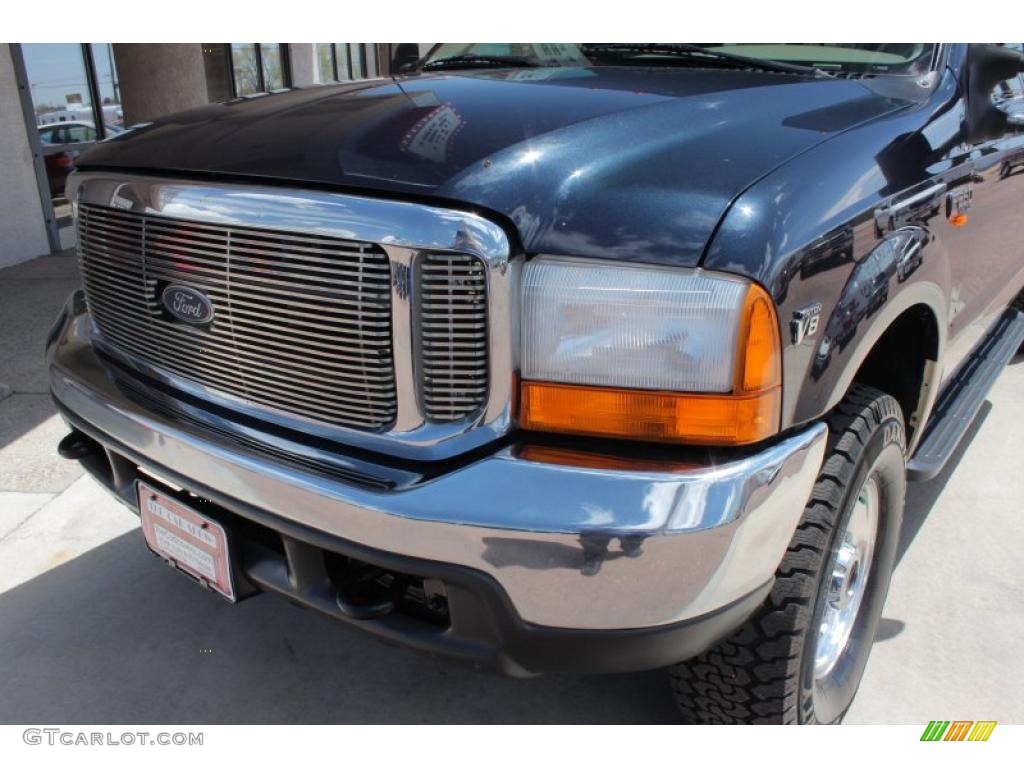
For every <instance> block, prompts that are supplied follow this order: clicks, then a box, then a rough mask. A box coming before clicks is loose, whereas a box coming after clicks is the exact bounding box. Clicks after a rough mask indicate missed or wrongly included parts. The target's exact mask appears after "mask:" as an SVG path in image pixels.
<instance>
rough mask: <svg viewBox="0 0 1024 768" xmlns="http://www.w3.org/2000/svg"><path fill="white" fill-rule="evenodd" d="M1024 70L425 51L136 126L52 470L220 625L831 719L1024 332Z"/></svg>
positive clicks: (96, 194) (1006, 50)
mask: <svg viewBox="0 0 1024 768" xmlns="http://www.w3.org/2000/svg"><path fill="white" fill-rule="evenodd" d="M413 58H414V57H413ZM1022 62H1024V59H1022V55H1021V52H1020V46H1019V45H1017V46H1013V45H975V44H972V45H946V44H941V45H940V44H916V43H915V44H909V43H908V44H886V45H875V44H866V43H865V44H857V43H855V44H838V45H816V44H801V45H794V44H771V45H769V44H765V45H728V44H718V45H696V44H682V43H679V44H601V45H586V44H565V45H550V44H545V45H528V44H518V45H516V44H502V45H489V44H466V45H455V44H444V45H440V46H437V47H436V48H434V49H433V50H432V51H431V52H430V53H429V54H428V55H427V56H426V57H425V58H423V59H420V60H416V61H406V62H404V63H401V62H397V61H396V62H395V70H396V73H397V74H394V75H392V76H391V77H387V78H381V79H376V80H367V81H360V82H353V83H345V84H340V85H332V86H324V87H317V88H309V89H295V90H291V91H288V92H283V93H278V94H274V95H269V96H263V97H258V98H246V99H238V100H234V101H230V102H226V103H221V104H213V105H210V106H207V107H203V108H200V109H196V110H193V111H189V112H184V113H181V114H176V115H172V116H169V117H166V118H163V119H161V120H158V121H156V122H154V123H152V124H149V125H146V126H143V127H139V128H137V129H135V130H133V131H130V132H128V133H126V134H124V135H121V136H118V137H116V138H114V139H112V140H110V141H107V142H104V143H101V144H99V145H97V146H96V147H95V148H93V149H91V150H90V151H89V152H87V153H85V154H83V155H82V156H81V157H80V158H79V160H78V170H77V171H76V172H75V173H73V174H72V175H71V176H70V178H69V182H68V188H67V197H68V199H69V200H71V201H72V202H73V205H74V210H75V215H76V217H77V226H78V238H79V242H78V255H79V260H80V264H81V272H82V281H83V289H84V290H83V291H80V292H77V293H75V294H74V295H73V296H72V297H71V298H70V299H69V301H68V303H67V305H66V307H65V308H64V310H63V312H62V314H61V316H60V318H59V319H58V322H57V323H56V325H55V326H54V329H53V331H52V334H51V337H50V343H49V345H48V351H47V356H48V363H49V366H50V372H51V383H52V391H53V396H54V398H55V400H56V402H57V405H58V406H59V408H60V411H61V413H62V414H63V416H64V418H65V419H66V421H67V423H68V425H69V428H70V430H71V431H70V434H68V436H67V437H66V438H65V439H64V440H63V441H62V442H61V444H60V452H61V454H62V455H63V456H65V457H67V458H70V459H74V460H77V461H80V462H82V463H83V464H84V466H85V467H86V468H87V469H88V471H89V472H91V473H92V474H93V475H94V476H95V477H96V478H97V479H98V480H99V481H100V482H101V483H103V484H104V485H105V486H106V487H107V488H108V489H109V490H110V491H111V492H112V493H114V494H115V495H116V496H117V497H118V498H120V499H121V500H122V501H123V502H124V503H125V504H126V505H127V506H128V507H129V508H130V509H131V510H132V511H134V512H135V513H136V514H139V515H140V518H141V527H142V531H143V535H144V538H145V541H146V544H147V545H148V546H149V547H150V548H151V549H152V550H153V552H154V553H155V554H157V555H159V556H160V557H162V558H164V559H166V560H168V561H170V562H172V563H173V564H174V565H176V566H177V567H178V568H179V569H180V570H181V571H182V572H184V573H186V574H188V575H189V576H190V577H192V578H193V579H195V580H196V581H197V582H199V583H200V584H201V585H203V586H204V587H206V588H208V589H210V590H213V591H214V592H216V593H219V594H220V595H223V596H224V597H225V598H227V599H228V600H231V601H236V600H241V599H244V598H247V597H249V596H252V595H255V594H257V593H259V592H276V593H279V594H281V595H284V596H286V597H287V598H288V599H290V600H292V601H294V602H296V603H298V604H301V605H304V606H307V607H310V608H313V609H315V610H318V611H322V612H324V613H326V614H328V615H330V616H333V617H335V618H337V619H338V620H340V621H341V622H344V623H347V624H349V625H351V626H356V627H359V628H361V629H364V630H366V631H368V632H371V633H374V634H376V635H377V636H379V637H380V638H382V639H384V640H386V641H389V642H395V643H401V644H405V645H408V646H412V647H415V648H419V649H421V650H424V651H426V652H431V653H438V654H444V655H448V656H454V657H457V658H461V659H465V660H468V661H470V662H473V663H477V664H480V665H486V666H490V667H493V668H497V669H498V670H500V671H502V672H504V673H507V674H513V675H531V674H537V673H542V672H548V671H578V672H620V671H630V670H640V669H653V668H660V667H667V668H668V669H669V672H670V678H671V681H672V689H673V691H674V693H675V695H676V699H677V701H678V704H679V707H680V710H681V712H682V713H683V715H684V716H685V717H686V718H687V719H689V720H693V721H697V722H799V723H812V722H823V723H829V722H837V721H839V720H840V719H841V718H842V716H843V714H844V713H845V711H846V710H847V708H848V707H849V705H850V703H851V701H852V699H853V696H854V694H855V692H856V689H857V686H858V684H859V682H860V679H861V675H862V672H863V669H864V666H865V663H866V661H867V658H868V653H869V650H870V647H871V644H872V640H873V637H874V633H875V628H876V625H877V623H878V619H879V615H880V613H881V610H882V604H883V602H884V600H885V596H886V591H887V588H888V584H889V579H890V574H891V571H892V568H893V561H894V556H895V551H896V544H897V538H898V533H899V529H900V521H901V516H902V512H903V504H904V493H905V490H906V484H907V481H908V480H921V479H926V478H929V477H931V476H933V475H935V474H936V473H937V472H938V471H939V470H940V469H941V468H942V466H943V464H944V462H945V461H946V459H947V458H948V457H949V456H950V454H951V453H952V451H953V450H954V447H955V446H956V444H957V442H958V440H959V439H960V437H961V436H962V435H963V434H964V432H965V431H966V428H967V427H968V425H969V423H970V422H971V420H972V418H973V416H974V414H975V413H976V412H977V410H978V408H979V406H980V405H981V404H982V402H983V400H984V398H985V396H986V393H987V392H988V390H989V388H990V386H991V385H992V383H993V381H994V380H995V378H996V377H997V376H998V374H999V372H1000V370H1001V368H1002V367H1003V366H1004V365H1005V363H1006V362H1007V361H1008V360H1009V359H1010V357H1011V356H1012V355H1013V354H1014V353H1015V352H1016V350H1017V349H1018V348H1019V346H1020V344H1021V340H1022V338H1024V315H1022V313H1021V312H1020V311H1018V310H1019V308H1020V306H1021V305H1020V298H1019V297H1020V295H1021V290H1022V287H1024V173H1022V169H1024V130H1022V126H1024V98H1022V97H1024V83H1022V80H1021V75H1020V72H1021V69H1022ZM400 63H401V66H399V64H400ZM140 546H142V544H141V543H140Z"/></svg>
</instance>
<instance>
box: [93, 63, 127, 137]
mask: <svg viewBox="0 0 1024 768" xmlns="http://www.w3.org/2000/svg"><path fill="white" fill-rule="evenodd" d="M90 48H91V50H92V60H93V66H94V67H95V68H96V86H97V89H98V90H99V95H100V112H101V114H102V119H103V125H104V126H106V133H107V135H108V136H109V135H110V134H112V133H118V132H119V131H120V130H121V129H123V128H124V112H123V111H122V109H121V88H120V85H119V83H118V79H117V67H116V65H115V64H114V51H113V48H112V46H111V45H110V43H94V44H92V45H91V46H90Z"/></svg>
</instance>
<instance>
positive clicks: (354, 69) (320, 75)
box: [316, 43, 377, 83]
mask: <svg viewBox="0 0 1024 768" xmlns="http://www.w3.org/2000/svg"><path fill="white" fill-rule="evenodd" d="M316 56H317V82H318V83H332V82H336V81H341V80H358V79H360V78H364V77H373V76H374V75H376V74H377V65H376V59H375V57H374V56H373V47H372V46H369V45H366V44H364V43H317V44H316Z"/></svg>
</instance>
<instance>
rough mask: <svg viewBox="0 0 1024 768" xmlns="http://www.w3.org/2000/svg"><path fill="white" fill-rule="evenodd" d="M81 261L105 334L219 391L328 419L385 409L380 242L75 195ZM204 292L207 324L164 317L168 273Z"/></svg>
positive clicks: (374, 414)
mask: <svg viewBox="0 0 1024 768" xmlns="http://www.w3.org/2000/svg"><path fill="white" fill-rule="evenodd" d="M78 254H79V260H80V263H81V267H82V275H83V282H84V287H85V292H86V299H87V302H88V304H89V309H90V311H91V313H92V315H93V317H94V319H95V321H96V324H97V326H98V327H99V329H100V332H101V333H102V335H103V336H104V337H105V338H106V339H107V340H108V341H109V342H110V343H112V344H113V345H115V346H117V347H119V348H121V349H123V350H124V351H125V352H128V353H130V354H131V355H133V356H134V357H136V358H139V359H141V360H142V361H143V362H146V363H149V364H151V365H153V366H156V367H159V368H161V369H164V370H167V371H169V372H171V373H174V374H177V375H179V376H182V377H184V378H186V379H189V380H191V381H193V382H195V383H198V384H200V385H202V386H205V387H208V388H209V389H211V390H214V391H216V392H218V393H223V394H226V395H229V396H234V397H238V398H243V399H244V400H246V401H249V402H251V403H255V404H258V405H261V406H266V407H270V408H273V409H276V410H279V411H282V412H285V413H287V414H292V415H298V416H302V417H305V418H311V419H315V420H317V421H322V422H325V423H327V424H332V425H337V426H342V427H348V428H354V429H361V430H374V431H376V430H382V429H385V428H387V427H388V426H389V425H390V424H392V423H393V422H394V420H395V414H396V409H397V396H396V389H395V374H394V361H393V349H392V333H391V275H390V265H389V262H388V257H387V255H386V254H385V252H384V251H383V250H382V249H381V248H380V247H378V246H376V245H373V244H368V243H361V242H352V241H348V240H343V239H339V238H335V237H328V236H319V235H307V234H297V233H290V232H281V231H275V230H267V229H259V228H255V227H236V226H230V227H227V226H220V225H215V224H206V223H198V222H194V221H187V220H183V219H176V218H169V217H165V216H152V215H145V216H144V215H141V214H137V213H131V212H126V211H121V210H118V209H114V208H106V207H102V206H92V205H80V206H79V246H78ZM172 283H173V284H179V285H187V286H190V287H193V288H196V289H198V290H200V291H202V292H203V293H205V294H206V295H207V296H208V297H209V298H210V300H211V302H212V304H213V306H214V319H213V322H212V323H211V324H210V325H209V326H207V327H193V326H189V325H186V324H183V323H179V322H175V321H174V320H172V319H171V318H170V316H169V315H168V314H167V313H166V311H165V310H164V309H163V307H162V305H161V301H160V298H161V294H162V291H163V290H164V288H165V287H166V286H167V285H168V284H172Z"/></svg>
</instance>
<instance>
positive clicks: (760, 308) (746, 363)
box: [521, 257, 781, 444]
mask: <svg viewBox="0 0 1024 768" xmlns="http://www.w3.org/2000/svg"><path fill="white" fill-rule="evenodd" d="M522 299H523V302H522V310H523V326H522V343H523V349H522V360H521V365H522V378H523V385H522V393H521V394H522V422H523V425H524V426H526V427H528V428H533V429H543V430H547V431H558V432H574V433H578V434H592V435H601V436H613V437H629V438H634V439H645V440H671V441H680V442H700V443H722V444H739V443H746V442H754V441H756V440H760V439H762V438H763V437H766V436H768V435H769V434H772V433H773V432H775V431H777V430H778V410H779V403H780V400H781V398H780V397H779V386H780V381H779V379H780V363H779V354H780V344H779V334H778V322H777V320H776V317H775V309H774V306H773V304H772V302H771V300H770V299H769V298H768V296H767V294H765V293H764V291H763V290H762V289H760V288H759V287H757V286H756V285H753V284H752V283H750V282H748V281H746V280H743V279H741V278H737V277H732V276H727V275H715V274H712V273H708V272H704V271H701V270H692V269H675V268H666V267H651V266H643V265H631V264H623V263H617V262H599V261H588V260H579V259H563V258H554V257H538V258H535V259H533V260H532V261H530V262H529V263H527V264H526V266H525V268H524V273H523V295H522Z"/></svg>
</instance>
